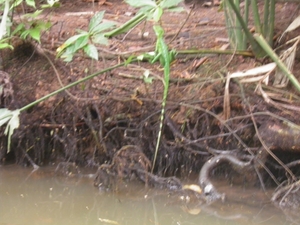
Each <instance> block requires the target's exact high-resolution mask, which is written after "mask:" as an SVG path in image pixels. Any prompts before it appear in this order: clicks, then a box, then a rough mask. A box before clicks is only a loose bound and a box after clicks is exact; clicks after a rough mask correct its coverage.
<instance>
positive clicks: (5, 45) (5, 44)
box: [0, 43, 14, 50]
mask: <svg viewBox="0 0 300 225" xmlns="http://www.w3.org/2000/svg"><path fill="white" fill-rule="evenodd" d="M4 48H10V49H11V50H13V49H14V47H13V46H12V45H10V44H8V43H0V49H4Z"/></svg>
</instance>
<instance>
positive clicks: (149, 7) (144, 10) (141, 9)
mask: <svg viewBox="0 0 300 225" xmlns="http://www.w3.org/2000/svg"><path fill="white" fill-rule="evenodd" d="M151 9H153V7H152V6H144V7H141V8H140V10H139V11H138V14H140V13H143V14H148V13H149V12H150V11H151ZM150 14H151V13H150Z"/></svg>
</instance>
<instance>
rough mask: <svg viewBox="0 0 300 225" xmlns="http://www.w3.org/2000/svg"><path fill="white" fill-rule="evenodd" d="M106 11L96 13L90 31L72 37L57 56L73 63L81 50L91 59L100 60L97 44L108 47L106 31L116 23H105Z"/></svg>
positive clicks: (90, 24)
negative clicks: (76, 54)
mask: <svg viewBox="0 0 300 225" xmlns="http://www.w3.org/2000/svg"><path fill="white" fill-rule="evenodd" d="M104 12H105V11H101V12H98V13H96V14H95V15H94V16H93V18H92V19H91V21H90V23H89V30H88V31H82V30H78V31H77V32H78V33H79V34H77V35H74V36H72V37H70V38H69V39H68V40H66V41H65V43H64V44H63V45H61V46H60V47H59V48H58V49H57V56H58V57H61V58H63V59H64V61H65V62H70V61H72V59H73V57H74V55H75V53H76V52H78V51H79V50H83V51H84V53H85V54H87V55H88V56H89V57H90V58H92V59H95V60H98V50H97V48H96V46H95V44H101V45H108V39H107V38H106V37H105V35H104V34H105V33H104V31H106V30H108V29H111V28H113V27H114V26H115V23H114V22H109V21H108V22H103V21H102V20H103V16H104Z"/></svg>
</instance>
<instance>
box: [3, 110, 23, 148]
mask: <svg viewBox="0 0 300 225" xmlns="http://www.w3.org/2000/svg"><path fill="white" fill-rule="evenodd" d="M19 114H20V110H18V109H17V110H13V111H11V110H9V109H6V108H2V109H0V126H2V125H4V124H6V123H7V126H6V128H5V131H4V134H5V135H7V136H8V143H7V153H8V152H9V151H10V143H11V136H12V135H13V132H14V130H15V129H16V128H18V127H19V125H20V118H19Z"/></svg>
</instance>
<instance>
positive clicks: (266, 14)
mask: <svg viewBox="0 0 300 225" xmlns="http://www.w3.org/2000/svg"><path fill="white" fill-rule="evenodd" d="M269 15H270V0H265V5H264V23H263V33H262V35H264V37H266V35H267V34H268V33H269V26H268V24H269V19H270V18H269ZM267 40H268V39H267Z"/></svg>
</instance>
